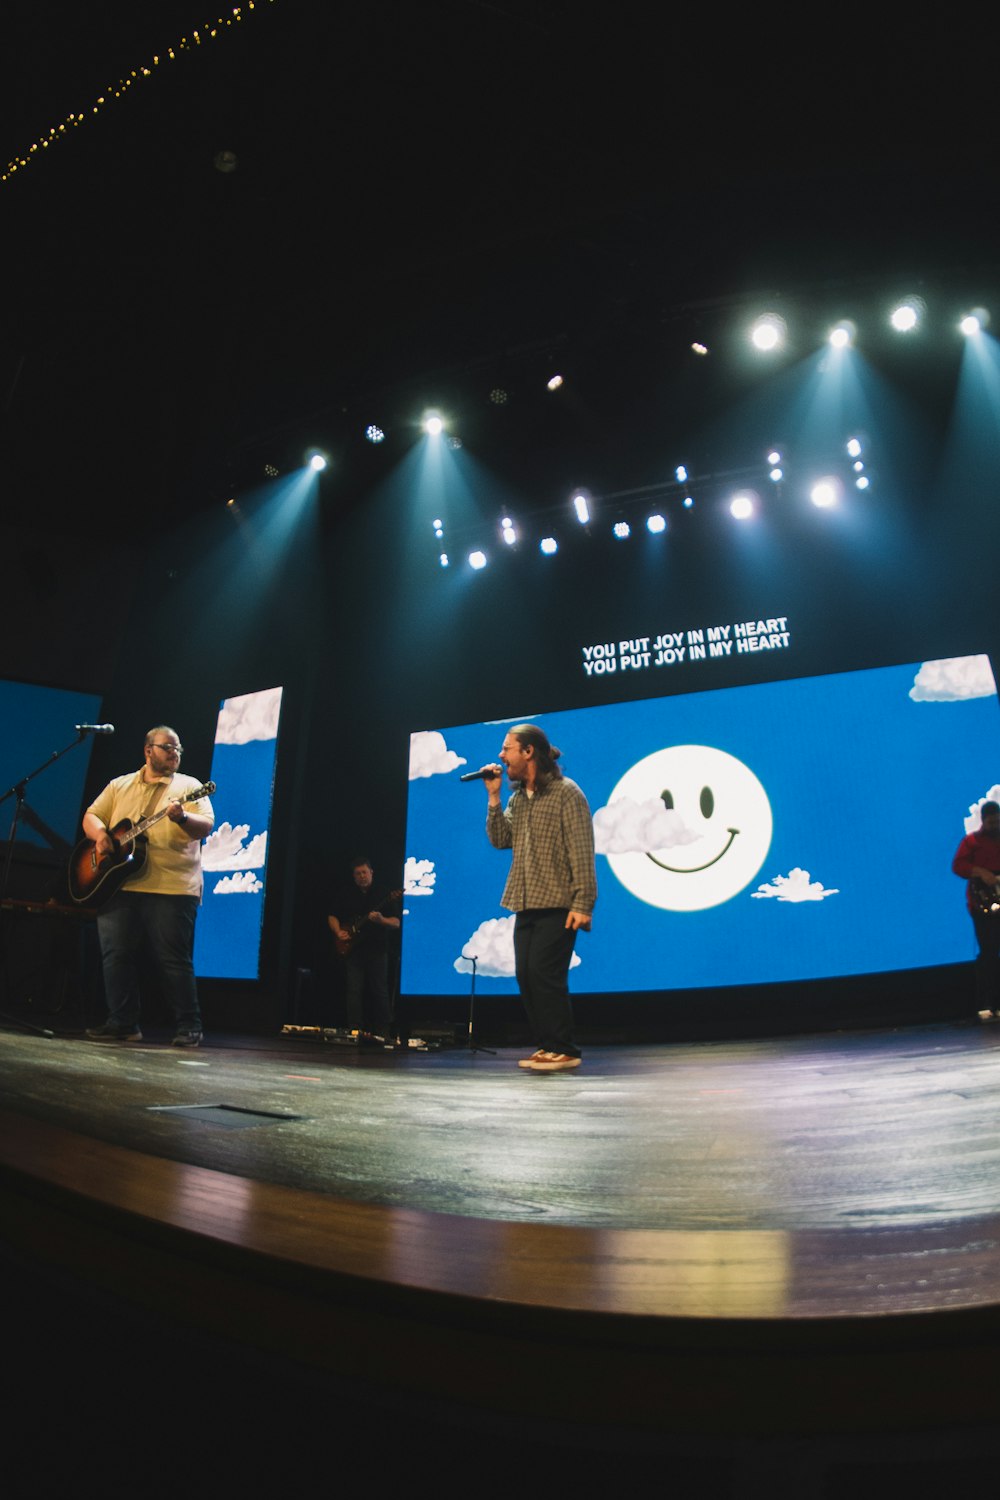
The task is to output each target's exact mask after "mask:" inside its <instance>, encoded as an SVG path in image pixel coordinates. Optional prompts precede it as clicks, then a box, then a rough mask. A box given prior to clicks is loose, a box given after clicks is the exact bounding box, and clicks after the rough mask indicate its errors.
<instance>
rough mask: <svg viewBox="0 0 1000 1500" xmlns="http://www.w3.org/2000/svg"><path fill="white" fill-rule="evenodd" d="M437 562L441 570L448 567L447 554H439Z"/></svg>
mask: <svg viewBox="0 0 1000 1500" xmlns="http://www.w3.org/2000/svg"><path fill="white" fill-rule="evenodd" d="M438 562H439V563H440V564H441V566H442V568H446V567H447V566H448V554H447V552H442V553H441V556H440V557H439V558H438Z"/></svg>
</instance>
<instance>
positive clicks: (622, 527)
mask: <svg viewBox="0 0 1000 1500" xmlns="http://www.w3.org/2000/svg"><path fill="white" fill-rule="evenodd" d="M613 529H614V534H615V536H616V537H617V538H618V540H619V541H620V542H624V541H626V540H627V538H628V537H630V536H631V535H632V528H631V526H630V525H629V524H628V522H627V521H616V522H615V524H614V528H613Z"/></svg>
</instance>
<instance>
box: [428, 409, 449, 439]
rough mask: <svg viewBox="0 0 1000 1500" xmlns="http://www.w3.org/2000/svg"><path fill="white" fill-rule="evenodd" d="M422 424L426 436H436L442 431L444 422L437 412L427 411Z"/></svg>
mask: <svg viewBox="0 0 1000 1500" xmlns="http://www.w3.org/2000/svg"><path fill="white" fill-rule="evenodd" d="M423 425H424V431H425V432H426V433H427V435H428V437H438V436H439V435H440V434H441V433H442V432H443V431H444V422H443V421H442V419H441V417H440V416H439V415H438V413H437V412H427V413H426V415H425V416H424V424H423Z"/></svg>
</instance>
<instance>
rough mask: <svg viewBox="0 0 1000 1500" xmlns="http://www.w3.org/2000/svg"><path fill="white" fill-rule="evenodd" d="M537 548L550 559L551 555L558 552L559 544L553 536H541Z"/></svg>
mask: <svg viewBox="0 0 1000 1500" xmlns="http://www.w3.org/2000/svg"><path fill="white" fill-rule="evenodd" d="M538 546H539V549H540V551H542V552H544V553H545V556H546V557H551V556H552V555H553V553H555V552H558V551H559V543H558V542H557V541H556V539H555V537H554V536H543V537H542V540H541V541H540V542H539V543H538Z"/></svg>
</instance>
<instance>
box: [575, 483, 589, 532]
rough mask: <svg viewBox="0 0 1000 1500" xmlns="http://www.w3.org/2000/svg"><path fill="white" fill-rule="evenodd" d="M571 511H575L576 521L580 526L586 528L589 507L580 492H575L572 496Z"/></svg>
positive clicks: (585, 498) (584, 496)
mask: <svg viewBox="0 0 1000 1500" xmlns="http://www.w3.org/2000/svg"><path fill="white" fill-rule="evenodd" d="M573 509H574V510H575V511H576V519H577V520H578V521H579V523H580V525H581V526H586V525H587V523H588V522H589V520H590V505H589V503H588V500H587V496H586V495H585V494H584V493H583V491H582V490H577V492H576V494H575V495H574V496H573Z"/></svg>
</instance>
